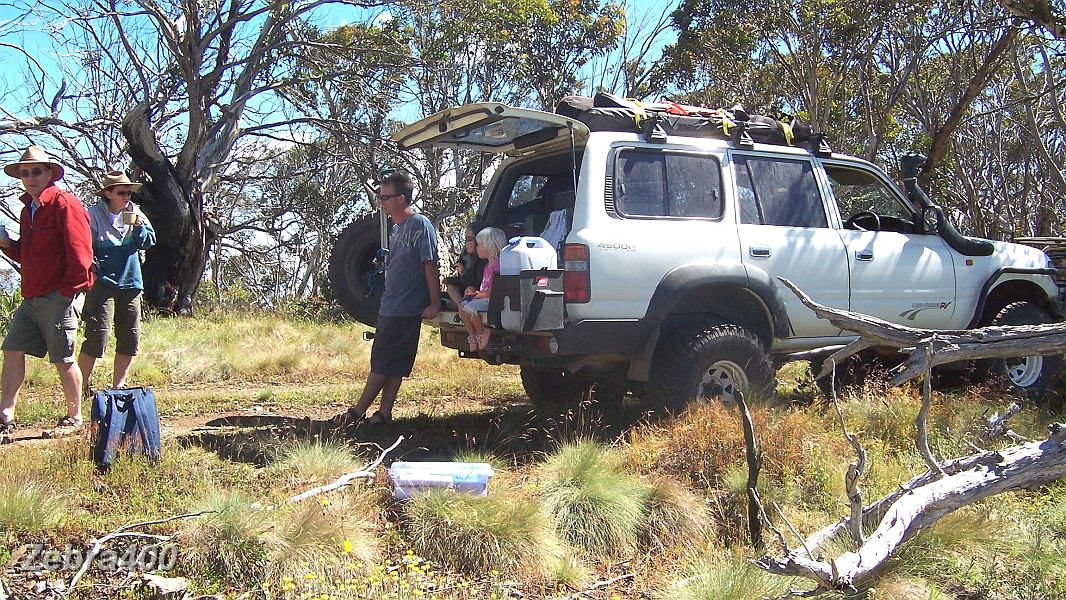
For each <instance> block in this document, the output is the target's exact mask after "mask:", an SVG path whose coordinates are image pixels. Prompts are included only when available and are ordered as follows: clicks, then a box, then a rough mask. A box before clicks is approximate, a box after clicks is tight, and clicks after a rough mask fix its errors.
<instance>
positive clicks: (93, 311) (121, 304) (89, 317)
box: [81, 281, 141, 358]
mask: <svg viewBox="0 0 1066 600" xmlns="http://www.w3.org/2000/svg"><path fill="white" fill-rule="evenodd" d="M84 318H85V341H84V342H82V344H81V351H82V352H84V353H85V354H88V355H89V356H95V357H96V358H100V357H102V356H103V355H104V347H105V346H106V345H107V335H108V333H110V330H111V321H112V319H114V322H115V351H116V352H118V353H119V354H125V355H126V356H136V355H137V348H138V347H139V344H140V339H141V290H134V289H128V290H123V289H119V288H113V287H111V286H109V285H107V284H106V283H103V282H102V281H97V282H96V285H94V286H93V287H92V289H91V290H89V293H88V294H86V295H85V316H84Z"/></svg>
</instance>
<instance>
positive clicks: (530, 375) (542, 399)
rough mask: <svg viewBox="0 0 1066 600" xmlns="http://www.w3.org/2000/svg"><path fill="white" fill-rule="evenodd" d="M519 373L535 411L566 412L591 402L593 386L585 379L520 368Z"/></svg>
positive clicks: (590, 381)
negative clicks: (583, 403)
mask: <svg viewBox="0 0 1066 600" xmlns="http://www.w3.org/2000/svg"><path fill="white" fill-rule="evenodd" d="M519 373H520V375H521V378H522V387H523V388H525V390H526V395H527V396H529V401H530V402H532V403H533V406H534V407H535V408H537V409H538V410H543V411H559V410H566V409H568V408H571V407H574V406H577V405H579V404H581V403H582V402H588V401H589V400H591V399H592V388H593V385H594V382H593V380H592V379H591V378H589V377H587V376H586V375H583V374H575V373H570V372H568V371H565V370H563V369H549V368H544V367H534V366H530V365H522V366H521V367H520V369H519Z"/></svg>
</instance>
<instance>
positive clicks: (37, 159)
mask: <svg viewBox="0 0 1066 600" xmlns="http://www.w3.org/2000/svg"><path fill="white" fill-rule="evenodd" d="M34 164H43V165H48V166H49V167H52V181H57V180H59V179H62V177H63V165H61V164H59V163H57V162H56V161H54V160H52V157H51V156H48V153H47V152H45V151H44V148H41V147H40V146H30V147H29V148H26V151H25V152H23V153H22V158H21V159H20V160H19V161H18V162H13V163H11V164H9V165H7V166H5V167H4V173H7V174H8V175H10V176H12V177H14V178H15V179H19V167H21V166H22V165H34Z"/></svg>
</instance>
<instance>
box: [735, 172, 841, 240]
mask: <svg viewBox="0 0 1066 600" xmlns="http://www.w3.org/2000/svg"><path fill="white" fill-rule="evenodd" d="M733 166H734V168H735V170H736V178H737V203H738V205H739V206H738V208H739V210H740V222H741V223H750V224H756V225H778V226H782V227H829V221H828V219H827V218H826V216H825V206H824V205H823V204H822V196H821V194H820V193H819V192H818V183H817V181H816V180H815V178H814V167H812V166H811V163H810V161H806V160H790V159H784V158H770V157H757V156H745V155H743V154H734V155H733Z"/></svg>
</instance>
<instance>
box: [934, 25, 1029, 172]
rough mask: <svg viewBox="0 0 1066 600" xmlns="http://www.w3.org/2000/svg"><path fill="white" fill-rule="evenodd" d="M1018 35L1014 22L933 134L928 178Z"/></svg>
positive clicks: (938, 164)
mask: <svg viewBox="0 0 1066 600" xmlns="http://www.w3.org/2000/svg"><path fill="white" fill-rule="evenodd" d="M1018 32H1019V29H1018V26H1017V25H1016V24H1013V23H1012V24H1011V25H1010V26H1009V27H1008V28H1007V30H1006V31H1004V32H1003V36H1002V37H1000V38H999V40H997V41H996V43H995V44H993V45H992V48H991V49H990V50H989V51H988V55H986V56H985V60H984V61H983V62H982V63H981V66H980V67H979V68H978V69H977V72H976V73H974V74H973V77H971V78H970V83H969V84H968V85H967V86H966V90H965V91H964V92H963V94H962V97H960V98H959V101H958V102H957V103H956V104H955V107H954V108H952V109H951V114H949V115H948V118H947V120H945V121H944V124H943V125H941V126H940V128H939V129H937V130H936V132H935V133H933V142H932V144H931V145H930V147H929V160H928V161H927V162H926V163H925V168H924V169H923V170H922V171H923V173H924V174H925V175H926V177H928V176H929V175H930V174H931V173H933V172H934V171H936V168H937V167H939V166H940V163H942V162H944V158H945V157H946V156H947V154H948V148H949V147H950V146H951V140H952V138H953V137H954V135H955V129H957V128H958V126H959V123H961V122H962V118H963V116H965V115H966V112H967V111H969V110H970V105H971V104H973V101H974V99H975V98H977V95H978V94H980V93H981V90H983V89H985V86H986V85H987V84H988V80H989V78H990V77H992V72H993V71H994V70H995V68H996V65H998V64H999V60H1000V58H1001V57H1002V56H1003V53H1004V52H1006V51H1007V50H1009V49H1010V48H1011V47H1012V46H1014V41H1015V40H1016V39H1018Z"/></svg>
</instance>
